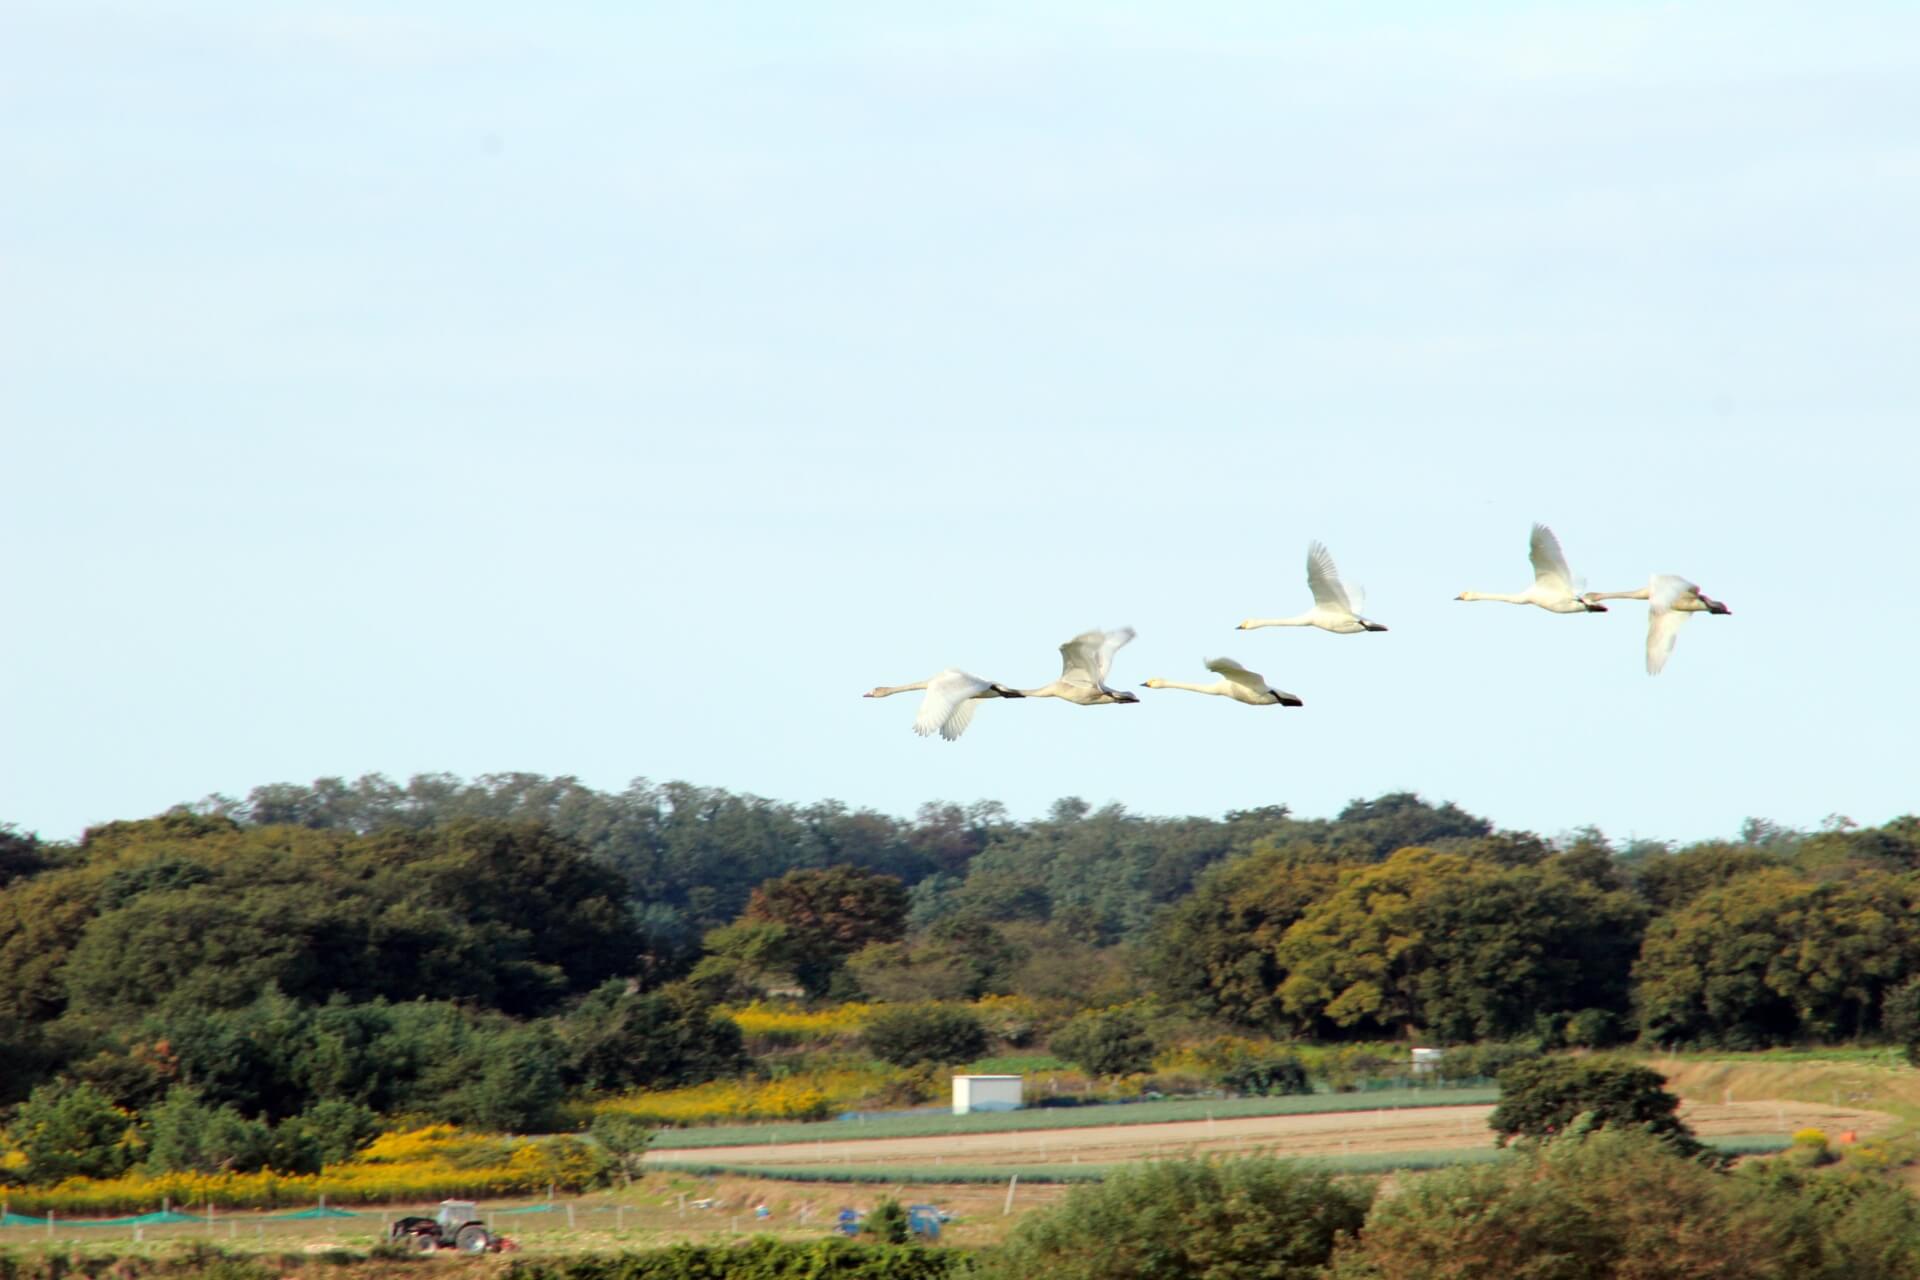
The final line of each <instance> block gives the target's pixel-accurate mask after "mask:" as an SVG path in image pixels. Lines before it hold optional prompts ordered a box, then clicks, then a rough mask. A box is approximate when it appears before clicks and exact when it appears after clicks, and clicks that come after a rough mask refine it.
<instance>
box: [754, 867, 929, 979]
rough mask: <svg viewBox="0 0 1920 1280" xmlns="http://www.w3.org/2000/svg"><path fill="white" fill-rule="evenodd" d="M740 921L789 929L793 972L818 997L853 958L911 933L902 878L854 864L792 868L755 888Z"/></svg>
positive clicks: (790, 958) (789, 959) (788, 938)
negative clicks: (863, 951)
mask: <svg viewBox="0 0 1920 1280" xmlns="http://www.w3.org/2000/svg"><path fill="white" fill-rule="evenodd" d="M741 921H742V922H743V923H748V924H775V925H780V926H781V927H783V928H784V929H786V931H787V947H788V952H787V955H788V963H789V964H790V965H791V968H792V972H793V976H794V977H795V978H796V979H797V980H798V981H799V982H800V984H801V986H803V987H805V988H806V990H807V991H808V993H809V994H813V995H819V994H822V993H824V992H825V991H826V989H827V985H828V983H829V982H830V981H831V980H832V977H833V974H834V971H835V970H836V969H838V968H839V967H840V965H841V964H843V963H844V962H845V961H846V959H847V957H848V956H851V955H853V954H854V953H855V952H857V951H859V950H860V949H861V948H862V947H865V946H867V945H869V944H871V943H875V942H895V941H898V940H899V938H900V937H901V936H902V935H903V934H904V933H905V932H906V924H907V891H906V889H905V887H904V886H903V885H902V884H901V883H900V880H899V878H898V877H897V876H888V875H878V874H875V873H873V872H869V871H862V870H861V869H860V868H858V867H854V866H850V865H844V864H843V865H841V866H837V867H828V868H826V869H824V870H811V869H803V870H799V871H789V872H788V873H787V874H786V875H784V876H780V877H778V878H777V879H774V880H769V881H767V882H766V883H765V884H763V885H761V886H760V887H759V888H757V889H755V890H754V891H753V896H752V897H750V898H749V899H748V900H747V909H746V910H745V911H744V912H743V913H742V914H741Z"/></svg>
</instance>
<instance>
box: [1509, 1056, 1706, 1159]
mask: <svg viewBox="0 0 1920 1280" xmlns="http://www.w3.org/2000/svg"><path fill="white" fill-rule="evenodd" d="M1499 1078H1500V1103H1499V1105H1498V1106H1496V1107H1495V1108H1494V1109H1493V1115H1492V1116H1490V1117H1489V1118H1488V1120H1487V1123H1488V1125H1490V1126H1491V1127H1492V1129H1493V1131H1494V1132H1495V1133H1496V1134H1498V1135H1499V1139H1498V1140H1499V1142H1500V1143H1501V1144H1502V1145H1504V1144H1506V1143H1507V1142H1508V1141H1510V1140H1512V1139H1514V1138H1550V1137H1552V1136H1554V1135H1555V1134H1559V1133H1565V1132H1567V1131H1568V1130H1569V1129H1571V1128H1573V1127H1574V1123H1575V1121H1576V1120H1577V1121H1579V1122H1580V1125H1581V1127H1583V1128H1586V1129H1635V1130H1639V1131H1642V1132H1645V1133H1647V1134H1650V1135H1652V1136H1653V1137H1655V1138H1659V1139H1661V1140H1662V1141H1664V1142H1667V1143H1668V1144H1670V1145H1671V1146H1672V1147H1673V1148H1674V1149H1675V1150H1676V1151H1679V1152H1682V1153H1683V1154H1686V1155H1697V1154H1699V1152H1700V1151H1701V1150H1702V1148H1701V1146H1700V1144H1699V1143H1698V1142H1696V1141H1694V1138H1693V1131H1692V1130H1691V1129H1689V1128H1687V1126H1686V1124H1685V1123H1684V1122H1683V1121H1682V1120H1681V1119H1680V1117H1679V1108H1680V1099H1678V1098H1676V1097H1674V1096H1673V1095H1672V1094H1671V1093H1668V1092H1667V1088H1666V1081H1665V1080H1664V1079H1663V1078H1662V1077H1661V1075H1660V1073H1659V1072H1658V1071H1655V1070H1653V1069H1651V1068H1649V1067H1642V1066H1638V1065H1636V1064H1634V1063H1631V1062H1622V1061H1618V1060H1616V1059H1611V1058H1530V1059H1525V1060H1522V1061H1520V1062H1516V1063H1514V1064H1512V1065H1511V1066H1509V1067H1507V1068H1506V1069H1505V1070H1504V1071H1502V1072H1501V1073H1500V1077H1499Z"/></svg>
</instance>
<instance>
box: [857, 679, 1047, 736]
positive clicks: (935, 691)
mask: <svg viewBox="0 0 1920 1280" xmlns="http://www.w3.org/2000/svg"><path fill="white" fill-rule="evenodd" d="M915 689H925V690H926V691H927V696H926V697H924V698H922V699H921V700H920V714H919V715H917V716H915V717H914V718H913V731H914V732H915V733H917V734H919V735H920V736H921V737H923V738H924V737H927V736H928V735H930V734H935V733H937V734H939V735H940V736H941V737H943V738H945V739H946V740H947V741H948V742H952V741H953V740H954V739H955V738H958V737H959V736H960V735H961V734H963V733H965V732H966V731H967V726H968V725H969V724H972V723H973V709H974V707H975V706H976V705H977V704H978V703H979V700H980V699H982V698H1018V697H1021V696H1023V695H1022V694H1021V692H1020V691H1019V690H1018V689H1010V688H1008V687H1007V686H1006V685H1003V684H995V683H994V682H993V681H991V680H982V679H981V678H980V677H979V676H971V675H968V674H967V673H966V672H964V671H962V670H960V668H958V667H948V668H947V669H946V670H945V671H942V672H941V673H940V674H939V675H936V676H929V677H928V678H927V679H925V680H922V681H920V682H919V683H917V684H883V685H880V686H879V687H878V688H875V689H873V690H872V691H871V692H868V693H863V694H861V695H860V696H861V697H863V698H890V697H892V696H893V695H894V694H896V693H911V692H913V691H914V690H915Z"/></svg>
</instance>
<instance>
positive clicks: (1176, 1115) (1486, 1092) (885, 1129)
mask: <svg viewBox="0 0 1920 1280" xmlns="http://www.w3.org/2000/svg"><path fill="white" fill-rule="evenodd" d="M1498 1097H1499V1091H1498V1090H1496V1089H1491V1088H1466V1089H1443V1088H1433V1089H1382V1090H1379V1091H1377V1092H1371V1093H1315V1094H1305V1095H1300V1096H1294V1097H1278V1098H1181V1099H1176V1100H1170V1101H1165V1102H1131V1103H1115V1104H1111V1105H1106V1106H1091V1107H1036V1108H1030V1109H1028V1110H1024V1111H987V1112H976V1113H974V1114H972V1115H965V1116H956V1115H949V1114H945V1113H931V1114H922V1115H907V1116H887V1117H884V1118H881V1119H875V1120H827V1121H820V1122H816V1123H811V1124H753V1125H724V1126H722V1125H716V1126H713V1127H710V1128H700V1129H670V1130H663V1131H661V1132H660V1133H659V1134H657V1135H656V1136H655V1138H654V1142H653V1149H654V1150H655V1151H692V1150H698V1149H700V1148H702V1147H732V1146H742V1145H746V1144H749V1143H768V1144H774V1143H784V1142H816V1141H821V1142H824V1141H844V1140H846V1139H850V1138H934V1137H945V1136H948V1135H950V1134H960V1133H1010V1132H1013V1131H1015V1130H1020V1129H1074V1128H1082V1127H1097V1126H1101V1125H1134V1124H1163V1123H1166V1122H1168V1121H1175V1120H1205V1119H1207V1118H1209V1117H1212V1118H1213V1119H1216V1120H1233V1119H1239V1118H1241V1117H1245V1116H1291V1115H1313V1114H1319V1113H1322V1112H1337V1111H1391V1110H1399V1109H1403V1108H1407V1107H1444V1106H1473V1105H1485V1104H1487V1103H1490V1102H1494V1101H1496V1100H1497V1099H1498Z"/></svg>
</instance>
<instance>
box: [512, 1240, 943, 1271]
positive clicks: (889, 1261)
mask: <svg viewBox="0 0 1920 1280" xmlns="http://www.w3.org/2000/svg"><path fill="white" fill-rule="evenodd" d="M967 1264H968V1255H967V1254H964V1253H960V1252H958V1251H956V1250H952V1249H923V1248H918V1247H916V1246H914V1245H905V1244H868V1243H865V1242H860V1241H853V1240H843V1239H831V1238H830V1239H826V1240H813V1241H806V1242H796V1241H788V1240H775V1239H773V1238H771V1237H768V1236H760V1237H757V1238H755V1239H753V1240H750V1241H748V1242H747V1243H746V1244H741V1245H718V1244H709V1245H693V1244H677V1245H674V1246H673V1247H671V1248H668V1249H658V1250H653V1251H650V1252H647V1253H623V1254H616V1255H611V1256H600V1257H566V1256H559V1257H551V1258H515V1259H514V1260H513V1262H512V1263H511V1265H509V1266H508V1268H507V1270H506V1272H505V1274H506V1277H507V1280H813V1278H814V1277H821V1276H832V1277H834V1280H947V1278H948V1277H959V1276H963V1275H965V1274H967V1271H968V1265H967Z"/></svg>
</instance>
